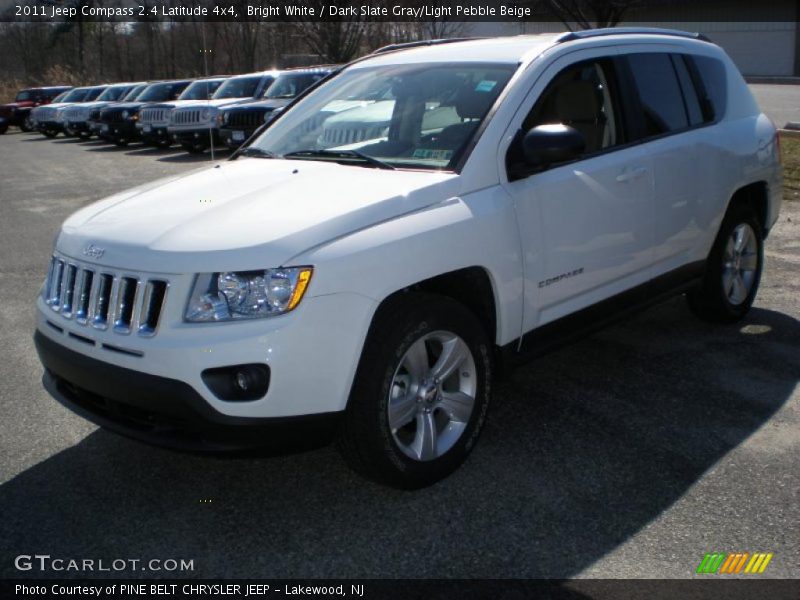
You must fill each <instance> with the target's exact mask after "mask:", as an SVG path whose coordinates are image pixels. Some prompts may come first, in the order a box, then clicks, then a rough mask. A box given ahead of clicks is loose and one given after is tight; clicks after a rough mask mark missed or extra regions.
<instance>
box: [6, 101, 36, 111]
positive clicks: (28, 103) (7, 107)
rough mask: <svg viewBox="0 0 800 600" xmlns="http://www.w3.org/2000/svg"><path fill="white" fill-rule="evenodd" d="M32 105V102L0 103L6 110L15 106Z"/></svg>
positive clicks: (24, 106)
mask: <svg viewBox="0 0 800 600" xmlns="http://www.w3.org/2000/svg"><path fill="white" fill-rule="evenodd" d="M31 106H33V102H27V101H26V102H9V103H8V104H0V108H5V109H8V110H13V109H15V108H30V107H31Z"/></svg>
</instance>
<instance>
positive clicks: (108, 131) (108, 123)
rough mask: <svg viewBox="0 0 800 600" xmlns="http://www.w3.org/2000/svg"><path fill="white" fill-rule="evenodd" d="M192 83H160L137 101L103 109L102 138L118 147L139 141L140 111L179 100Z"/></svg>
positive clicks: (186, 80)
mask: <svg viewBox="0 0 800 600" xmlns="http://www.w3.org/2000/svg"><path fill="white" fill-rule="evenodd" d="M191 82H192V80H191V79H179V80H175V81H158V82H155V83H152V84H150V85H148V86H147V88H145V90H144V91H142V93H141V94H139V96H137V98H136V100H135V101H133V102H122V103H119V104H114V105H112V106H108V107H106V108H104V109H102V110H101V111H100V117H99V120H100V133H99V135H100V137H101V138H103V139H104V140H106V141H107V142H111V143H113V144H116V145H117V146H127V145H128V144H129V143H130V142H133V141H136V140H138V139H139V130H138V129H137V128H136V123H137V122H138V121H139V111H140V110H141V109H142V108H143V107H144V106H145V105H147V104H154V103H157V102H165V101H168V100H175V99H177V98H178V96H180V95H181V93H182V92H183V90H185V89H186V88H187V87H188V86H189V84H190V83H191Z"/></svg>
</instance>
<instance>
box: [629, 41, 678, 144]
mask: <svg viewBox="0 0 800 600" xmlns="http://www.w3.org/2000/svg"><path fill="white" fill-rule="evenodd" d="M627 59H628V65H629V66H630V69H631V75H632V76H633V80H634V86H635V87H636V89H637V90H638V92H639V99H640V101H641V105H642V111H643V112H644V115H643V119H644V131H643V135H644V137H652V136H658V135H664V134H666V133H670V132H673V131H680V130H681V129H686V128H687V127H688V126H689V120H688V118H687V116H686V108H685V107H684V105H683V97H682V95H681V88H680V86H679V85H678V76H677V74H676V73H675V68H674V67H673V66H672V59H671V58H670V56H669V54H664V53H648V54H629V55H628V56H627Z"/></svg>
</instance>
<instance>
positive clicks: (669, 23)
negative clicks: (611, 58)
mask: <svg viewBox="0 0 800 600" xmlns="http://www.w3.org/2000/svg"><path fill="white" fill-rule="evenodd" d="M799 16H800V2H799V1H798V0H762V1H753V0H705V1H702V2H700V1H697V0H670V1H666V0H641V1H640V2H639V4H638V6H636V5H635V6H634V7H633V8H631V9H629V10H628V11H627V12H626V13H625V15H624V17H623V20H622V21H621V22H620V23H619V26H620V27H633V26H646V27H667V28H671V29H683V30H687V31H699V32H701V33H704V34H706V35H707V36H708V37H709V38H710V39H711V40H712V41H713V42H714V43H716V44H719V45H720V46H722V47H723V48H724V49H725V51H726V52H727V53H728V54H729V55H730V56H731V58H732V59H733V60H734V62H735V63H736V64H737V66H738V67H739V70H740V71H742V73H744V74H745V75H747V76H755V77H789V76H800V58H799V56H798V55H799V54H800V35H799V34H798V29H800V23H799V22H798V17H799ZM468 27H469V29H470V35H476V36H483V35H487V36H490V35H518V34H521V33H545V32H553V31H565V30H566V29H567V28H566V26H565V25H564V24H563V23H560V22H544V23H471V24H469V25H468Z"/></svg>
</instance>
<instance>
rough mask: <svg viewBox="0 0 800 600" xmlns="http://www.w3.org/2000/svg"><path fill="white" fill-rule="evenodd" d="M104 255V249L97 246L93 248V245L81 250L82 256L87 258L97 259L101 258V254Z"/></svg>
mask: <svg viewBox="0 0 800 600" xmlns="http://www.w3.org/2000/svg"><path fill="white" fill-rule="evenodd" d="M105 253H106V249H105V248H100V247H99V246H95V245H94V244H89V245H88V246H86V248H84V249H83V255H84V256H88V257H89V258H94V259H99V258H102V256H103V254H105Z"/></svg>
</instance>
